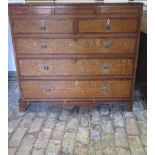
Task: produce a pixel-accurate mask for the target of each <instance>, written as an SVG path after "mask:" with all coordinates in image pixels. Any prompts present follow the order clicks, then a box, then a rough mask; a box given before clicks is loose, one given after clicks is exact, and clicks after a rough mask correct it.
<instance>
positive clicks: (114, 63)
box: [19, 59, 133, 76]
mask: <svg viewBox="0 0 155 155" xmlns="http://www.w3.org/2000/svg"><path fill="white" fill-rule="evenodd" d="M107 67H108V68H107ZM19 68H20V75H21V76H79V75H81V76H95V75H96V76H97V75H98V76H99V75H100V76H101V75H132V71H133V60H132V59H52V60H51V59H46V60H44V59H42V60H37V59H36V60H35V59H32V60H29V59H24V60H19Z"/></svg>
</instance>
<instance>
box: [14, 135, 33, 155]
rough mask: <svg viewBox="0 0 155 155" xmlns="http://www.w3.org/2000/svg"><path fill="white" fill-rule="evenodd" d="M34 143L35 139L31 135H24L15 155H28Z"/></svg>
mask: <svg viewBox="0 0 155 155" xmlns="http://www.w3.org/2000/svg"><path fill="white" fill-rule="evenodd" d="M34 142H35V137H34V136H33V135H26V136H25V137H24V139H23V141H22V143H21V146H20V147H19V149H18V151H17V153H16V155H30V153H31V149H32V147H33V144H34Z"/></svg>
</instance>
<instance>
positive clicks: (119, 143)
mask: <svg viewBox="0 0 155 155" xmlns="http://www.w3.org/2000/svg"><path fill="white" fill-rule="evenodd" d="M18 98H19V90H18V84H17V82H16V81H9V129H8V134H9V155H146V151H147V142H146V139H147V138H146V136H147V135H146V134H147V111H146V110H145V109H144V105H145V103H144V101H143V100H142V98H141V96H140V94H139V92H138V91H135V102H134V108H133V112H126V111H125V109H126V107H124V106H120V105H119V104H117V105H114V104H112V103H111V104H110V105H108V104H107V105H101V106H100V107H97V108H93V109H88V110H81V109H74V110H71V111H68V110H63V109H58V108H55V107H52V106H49V105H33V106H31V107H30V108H29V109H28V111H27V112H19V111H18Z"/></svg>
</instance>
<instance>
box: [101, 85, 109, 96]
mask: <svg viewBox="0 0 155 155" xmlns="http://www.w3.org/2000/svg"><path fill="white" fill-rule="evenodd" d="M101 91H102V92H103V93H104V94H107V93H108V92H109V88H108V87H107V86H103V87H102V88H101Z"/></svg>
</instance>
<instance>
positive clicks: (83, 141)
mask: <svg viewBox="0 0 155 155" xmlns="http://www.w3.org/2000/svg"><path fill="white" fill-rule="evenodd" d="M88 139H89V129H88V128H82V127H79V128H78V131H77V135H76V147H84V146H85V147H88Z"/></svg>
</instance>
